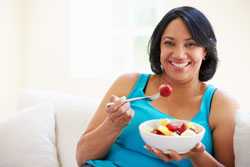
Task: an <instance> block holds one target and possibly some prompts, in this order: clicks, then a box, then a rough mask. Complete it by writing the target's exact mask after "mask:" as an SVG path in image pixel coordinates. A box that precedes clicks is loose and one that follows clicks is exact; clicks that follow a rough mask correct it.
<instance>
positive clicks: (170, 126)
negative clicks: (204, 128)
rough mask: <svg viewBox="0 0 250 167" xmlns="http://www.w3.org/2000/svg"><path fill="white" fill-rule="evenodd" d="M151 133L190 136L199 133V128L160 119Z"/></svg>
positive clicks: (193, 125)
mask: <svg viewBox="0 0 250 167" xmlns="http://www.w3.org/2000/svg"><path fill="white" fill-rule="evenodd" d="M151 132H152V133H154V134H157V135H164V136H192V135H195V134H198V133H199V132H201V128H200V127H198V126H196V125H195V124H193V123H191V122H185V121H174V120H172V121H171V120H166V119H162V120H160V122H159V125H158V126H157V127H156V128H155V129H153V130H152V131H151Z"/></svg>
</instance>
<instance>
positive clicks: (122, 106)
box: [106, 95, 134, 130]
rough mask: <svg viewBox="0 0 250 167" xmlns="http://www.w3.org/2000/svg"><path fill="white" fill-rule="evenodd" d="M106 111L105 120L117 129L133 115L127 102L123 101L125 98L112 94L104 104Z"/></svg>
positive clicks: (124, 124)
mask: <svg viewBox="0 0 250 167" xmlns="http://www.w3.org/2000/svg"><path fill="white" fill-rule="evenodd" d="M106 113H107V114H108V117H107V122H108V123H109V124H110V126H111V127H113V128H114V129H119V130H120V129H122V128H123V127H125V126H127V124H128V123H129V121H130V120H131V118H132V117H133V115H134V112H133V110H131V108H130V105H129V103H127V102H125V98H123V97H122V98H119V97H117V96H114V95H113V96H112V97H111V99H110V102H109V103H108V104H107V105H106Z"/></svg>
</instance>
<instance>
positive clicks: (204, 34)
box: [76, 6, 237, 167]
mask: <svg viewBox="0 0 250 167" xmlns="http://www.w3.org/2000/svg"><path fill="white" fill-rule="evenodd" d="M201 23H202V24H201ZM216 44H217V43H216V37H215V34H214V31H213V28H212V26H211V24H210V22H209V21H208V19H207V18H206V16H205V15H204V14H203V13H202V12H201V11H199V10H198V9H196V8H193V7H189V6H183V7H177V8H174V9H172V10H170V11H169V12H167V13H166V14H165V15H164V17H163V18H162V19H161V20H160V22H159V23H158V24H157V25H156V27H155V29H154V31H153V34H152V36H151V39H150V42H149V48H150V49H149V60H150V63H151V69H152V71H153V73H154V74H142V73H139V74H138V73H132V74H125V75H121V76H120V77H119V78H118V79H117V80H116V81H115V82H114V83H113V85H112V86H111V87H110V89H109V90H108V92H107V93H106V95H105V96H104V98H103V100H102V102H101V103H100V105H99V107H98V109H97V111H96V113H95V115H94V116H93V118H92V120H91V122H90V123H89V125H88V128H87V129H86V131H85V132H84V133H83V135H82V136H81V138H80V140H79V143H78V146H77V153H76V156H77V161H78V165H79V166H81V165H83V164H85V163H87V164H90V165H93V166H96V167H99V166H102V167H104V166H107V167H108V166H109V167H111V166H139V165H140V166H144V167H152V166H159V167H164V166H181V167H182V166H183V167H184V166H185V167H189V166H190V167H191V166H207V167H210V166H211V167H212V166H223V165H225V166H234V152H233V133H234V124H235V112H236V110H237V105H236V102H235V101H234V100H232V99H231V98H230V97H229V96H227V95H226V94H224V93H223V92H222V91H220V90H219V89H217V88H216V87H214V86H213V85H210V84H207V83H206V82H205V81H208V80H209V79H211V78H212V77H213V76H214V74H215V72H216V69H217V61H218V58H217V47H216ZM162 84H169V85H171V87H172V88H173V92H172V93H171V94H170V95H169V96H168V97H167V98H166V97H162V96H160V97H159V98H157V99H154V100H153V101H152V102H148V101H147V100H137V101H131V102H130V103H127V102H126V100H125V99H124V98H123V97H124V96H125V97H128V99H130V98H134V97H141V96H149V95H152V94H155V93H157V92H158V91H159V90H158V88H159V86H160V85H162ZM159 118H160V119H162V118H166V119H180V120H191V121H192V122H194V123H197V124H200V125H201V126H202V127H203V128H204V137H203V138H202V140H201V142H200V143H198V144H196V145H195V147H194V148H192V149H191V150H189V151H188V152H185V154H182V153H178V152H177V150H172V149H173V148H169V149H170V150H168V153H167V154H166V152H163V151H162V150H160V148H159V147H156V145H146V149H145V148H144V147H143V146H144V145H145V143H144V142H143V140H142V139H141V137H140V136H139V131H138V127H139V126H140V124H142V123H143V122H145V121H147V120H151V119H159ZM97 145H98V148H97V147H96V146H97ZM93 148H95V149H93ZM165 149H167V148H165Z"/></svg>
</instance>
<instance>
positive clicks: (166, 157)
mask: <svg viewBox="0 0 250 167" xmlns="http://www.w3.org/2000/svg"><path fill="white" fill-rule="evenodd" d="M145 147H146V149H147V150H149V151H150V152H152V153H154V154H155V155H156V156H157V157H159V158H160V159H161V160H163V161H166V162H167V161H172V160H181V159H183V158H191V157H192V156H196V155H198V154H200V153H203V152H204V151H205V147H204V145H203V144H202V143H198V144H197V145H196V146H195V147H194V148H193V149H191V150H190V151H189V152H187V153H184V154H179V153H178V152H176V151H174V150H169V153H167V154H166V153H164V152H162V151H161V150H159V149H157V148H153V147H151V146H149V145H145Z"/></svg>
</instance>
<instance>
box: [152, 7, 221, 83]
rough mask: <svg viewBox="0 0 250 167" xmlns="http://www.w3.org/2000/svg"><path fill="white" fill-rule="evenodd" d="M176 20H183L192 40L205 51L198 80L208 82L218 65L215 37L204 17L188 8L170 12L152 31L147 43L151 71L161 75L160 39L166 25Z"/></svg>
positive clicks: (179, 8) (193, 9)
mask: <svg viewBox="0 0 250 167" xmlns="http://www.w3.org/2000/svg"><path fill="white" fill-rule="evenodd" d="M176 18H181V19H182V20H183V22H184V23H185V25H186V26H187V28H188V30H189V31H190V33H191V36H192V39H193V40H194V41H195V42H197V44H199V45H200V46H202V47H204V48H205V49H206V51H207V55H206V57H205V60H203V61H202V64H201V67H200V71H199V80H200V81H208V80H209V79H211V78H212V77H213V76H214V74H215V72H216V69H217V64H218V57H217V48H216V42H217V41H216V37H215V34H214V31H213V28H212V26H211V24H210V22H209V21H208V19H207V18H206V16H205V15H204V14H203V13H201V12H200V11H199V10H197V9H195V8H193V7H189V6H183V7H178V8H174V9H172V10H170V11H169V12H168V13H167V14H166V15H165V16H164V17H163V18H162V20H161V21H160V22H159V23H158V25H157V26H156V28H155V29H154V31H153V34H152V36H151V38H150V41H149V43H148V50H149V60H150V65H151V69H152V71H153V72H154V73H155V74H161V73H162V69H161V67H160V65H161V63H160V52H161V51H160V42H161V37H162V34H163V32H164V30H165V28H166V27H167V26H168V24H169V23H170V22H171V21H173V20H174V19H176Z"/></svg>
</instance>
